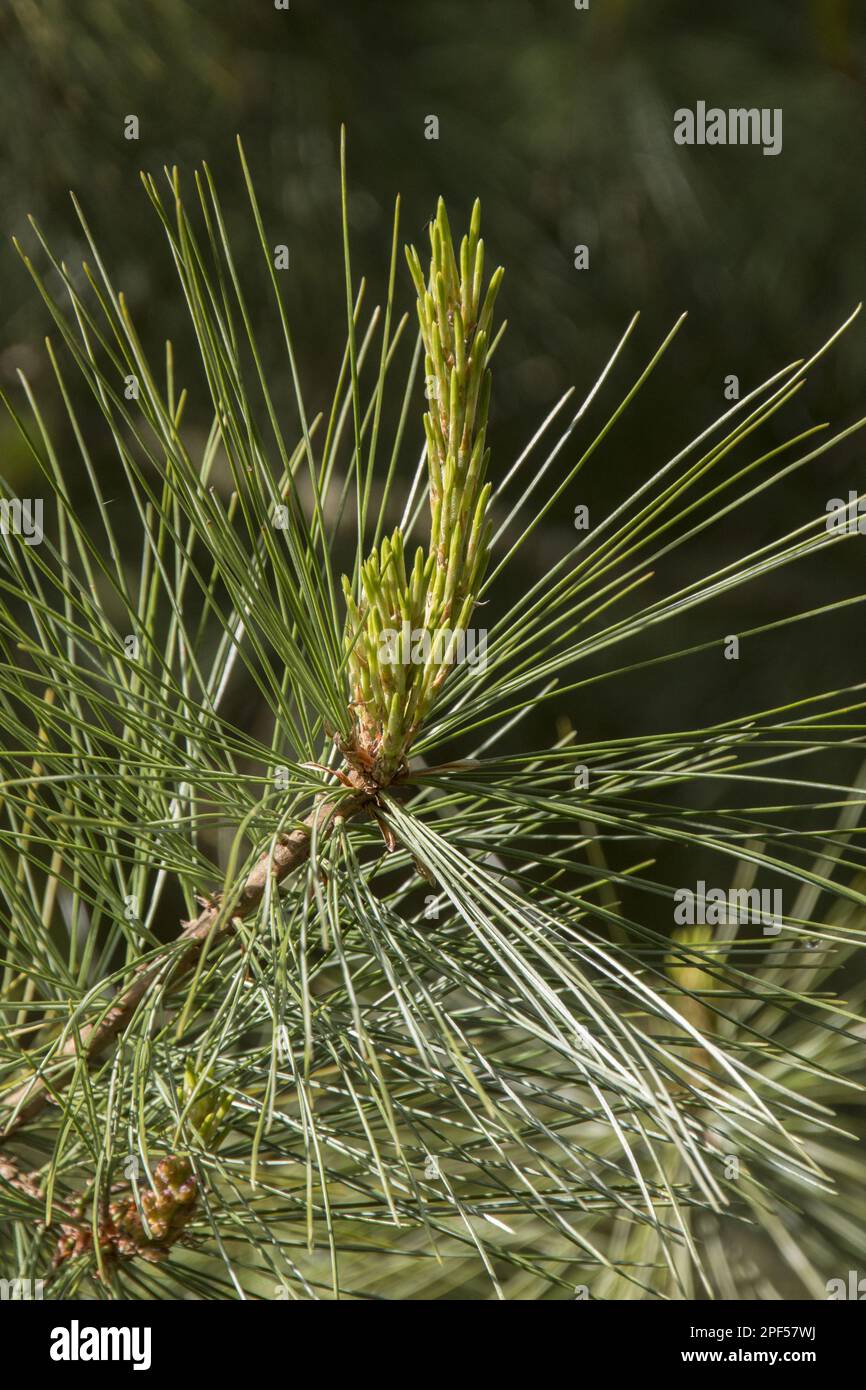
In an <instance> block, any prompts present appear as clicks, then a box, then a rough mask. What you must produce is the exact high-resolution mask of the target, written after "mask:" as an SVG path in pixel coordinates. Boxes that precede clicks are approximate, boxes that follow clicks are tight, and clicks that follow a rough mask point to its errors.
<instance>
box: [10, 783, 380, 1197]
mask: <svg viewBox="0 0 866 1390" xmlns="http://www.w3.org/2000/svg"><path fill="white" fill-rule="evenodd" d="M347 780H352V777H351V774H350V778H348V779H347ZM353 785H356V786H357V785H358V783H357V782H356V781H354V780H353ZM370 800H371V797H370V792H369V790H368V789H367V788H366V787H365V788H363V789H360V788H359V790H358V791H356V792H355V793H354V794H353V795H352V796H350V797H348V798H344V799H342V800H340V801H337V802H334V801H329V800H328V799H327V797H326V796H321V797H319V799H318V801H317V803H316V806H315V807H314V809H313V810H312V811H311V812H310V815H309V816H308V817H307V819H306V821H305V822H304V824H303V825H302V826H299V827H298V828H297V829H296V830H292V831H290V832H289V833H288V834H286V835H282V836H280V838H279V839H278V841H277V843H276V845H275V846H274V848H273V851H267V852H266V853H264V854H262V856H261V858H260V859H259V860H258V862H257V864H256V865H255V868H254V869H253V870H252V871H251V873H250V874H249V877H248V878H247V880H246V882H245V883H244V885H243V887H242V888H241V890H240V892H239V893H238V896H237V900H236V902H235V903H234V904H233V905H232V906H231V908H230V910H229V909H227V906H226V904H225V903H224V902H222V901H219V900H217V899H214V900H213V901H212V902H210V903H208V905H207V906H206V907H203V908H202V911H201V912H200V913H199V915H198V917H196V918H195V919H194V920H193V921H191V922H185V923H184V924H183V931H182V932H181V933H180V936H179V937H178V939H177V942H173V943H172V945H171V947H170V948H168V949H167V950H166V951H165V952H163V953H161V954H160V955H159V956H157V958H156V959H155V960H153V961H150V962H149V963H148V964H146V965H140V966H138V967H137V969H136V971H135V974H134V975H133V977H132V980H131V982H130V983H129V984H128V985H127V986H126V988H125V989H124V990H123V991H122V993H121V994H120V995H119V997H118V998H117V999H116V1000H115V1002H114V1003H113V1004H112V1006H111V1008H110V1009H109V1010H108V1012H107V1013H106V1014H105V1015H103V1017H102V1018H101V1019H100V1020H99V1022H97V1023H91V1024H87V1025H85V1027H83V1028H82V1029H81V1030H80V1032H79V1034H78V1036H77V1037H70V1038H68V1039H67V1041H66V1042H65V1044H64V1045H63V1047H62V1049H61V1051H60V1056H61V1057H69V1058H70V1059H72V1060H70V1063H69V1065H68V1066H66V1067H64V1068H63V1069H62V1070H61V1071H60V1072H59V1073H58V1074H57V1075H55V1076H52V1079H51V1087H50V1089H49V1087H48V1085H47V1084H46V1082H45V1081H44V1080H43V1079H42V1078H41V1077H39V1076H36V1077H33V1078H31V1080H29V1081H26V1082H25V1083H24V1084H23V1085H22V1086H19V1087H18V1089H17V1090H16V1091H13V1092H12V1094H11V1095H10V1096H8V1097H7V1098H6V1100H5V1102H4V1104H5V1106H6V1107H7V1108H8V1109H10V1110H15V1109H16V1107H20V1108H18V1109H17V1113H16V1114H15V1115H14V1117H13V1118H12V1119H11V1120H10V1121H9V1123H8V1124H7V1125H6V1127H5V1129H4V1130H3V1136H2V1137H3V1138H7V1139H8V1138H9V1137H10V1136H11V1135H13V1134H17V1133H18V1131H19V1130H21V1129H24V1128H25V1126H26V1125H29V1124H30V1123H31V1121H32V1120H34V1119H35V1118H36V1116H37V1115H39V1114H40V1112H41V1111H42V1109H43V1107H44V1106H45V1105H46V1104H47V1103H48V1101H49V1100H51V1098H52V1094H53V1093H55V1092H57V1091H58V1090H62V1089H63V1087H64V1086H67V1085H68V1084H69V1081H70V1079H71V1077H72V1075H73V1073H74V1071H75V1061H76V1060H77V1058H78V1057H79V1055H80V1052H79V1047H80V1049H81V1051H82V1052H83V1053H84V1055H85V1056H86V1059H87V1065H88V1066H93V1065H94V1064H95V1063H96V1062H98V1061H99V1059H100V1057H101V1056H102V1055H103V1053H105V1052H107V1051H108V1049H109V1048H110V1047H112V1046H113V1044H114V1043H115V1041H116V1039H117V1038H118V1037H119V1036H120V1035H121V1034H122V1033H124V1032H125V1031H126V1029H127V1028H128V1026H129V1024H130V1021H131V1020H132V1018H133V1015H134V1014H135V1011H136V1009H137V1008H138V1006H139V1004H140V1003H141V1000H142V999H143V998H144V996H145V995H146V994H147V992H148V990H149V989H150V988H151V986H152V985H153V984H154V983H155V982H156V981H157V980H158V979H159V977H160V975H161V974H162V973H163V972H164V971H165V969H166V965H167V964H168V963H169V962H171V963H172V964H171V969H170V972H169V978H170V979H171V981H172V983H177V981H178V980H179V979H182V978H183V976H184V975H187V974H189V972H190V970H192V969H193V968H194V966H195V964H196V962H197V961H198V959H199V956H200V955H201V952H202V950H203V949H204V947H205V945H206V943H207V942H208V941H209V939H210V937H211V934H212V933H213V931H214V928H215V927H217V928H218V934H220V935H221V934H222V933H223V932H228V931H231V930H233V928H234V923H235V922H236V921H238V920H242V919H243V918H245V917H249V916H250V914H251V913H253V912H254V911H255V909H256V908H257V907H258V905H259V903H260V902H261V900H262V897H263V895H264V891H265V888H266V886H267V883H268V878H269V877H271V878H273V879H274V880H275V881H276V882H277V883H279V882H281V881H282V880H283V879H284V878H286V876H287V875H288V874H290V873H292V871H293V870H294V869H297V868H298V867H299V866H300V865H301V864H303V863H305V862H306V860H307V859H308V857H309V854H310V842H311V838H312V834H313V830H314V829H315V828H317V830H318V834H319V836H322V835H324V834H327V833H328V832H329V830H330V829H331V827H332V825H333V823H334V821H336V820H337V819H342V820H348V819H350V817H352V816H355V815H357V814H358V812H359V811H360V810H362V809H363V808H364V807H365V806H366V805H368V804H369V802H370ZM178 942H179V943H182V945H181V949H180V950H178ZM4 1162H5V1160H4ZM0 1171H2V1170H0Z"/></svg>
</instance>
